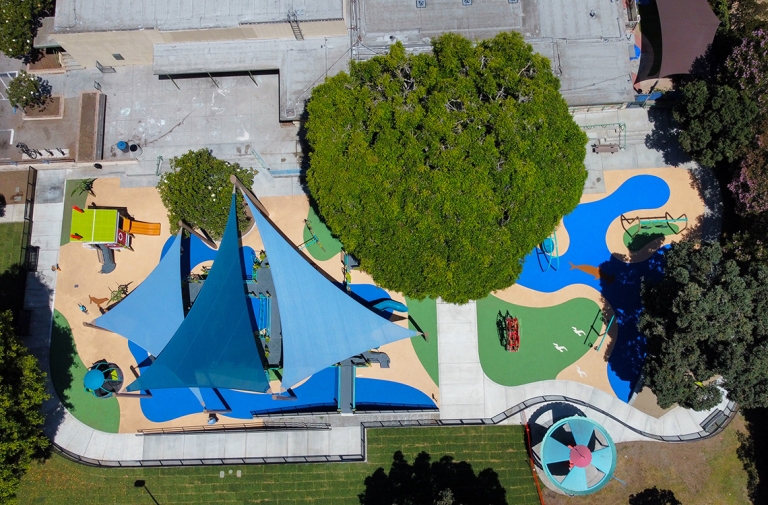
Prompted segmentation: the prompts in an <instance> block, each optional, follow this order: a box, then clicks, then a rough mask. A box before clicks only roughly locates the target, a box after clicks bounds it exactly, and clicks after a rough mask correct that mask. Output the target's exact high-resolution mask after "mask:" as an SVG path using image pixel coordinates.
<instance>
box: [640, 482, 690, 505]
mask: <svg viewBox="0 0 768 505" xmlns="http://www.w3.org/2000/svg"><path fill="white" fill-rule="evenodd" d="M629 505H682V503H681V502H680V501H679V500H678V499H677V498H675V493H673V492H672V491H670V490H669V489H659V488H657V487H656V486H653V487H649V488H648V489H644V490H643V491H640V492H639V493H637V494H633V495H630V497H629Z"/></svg>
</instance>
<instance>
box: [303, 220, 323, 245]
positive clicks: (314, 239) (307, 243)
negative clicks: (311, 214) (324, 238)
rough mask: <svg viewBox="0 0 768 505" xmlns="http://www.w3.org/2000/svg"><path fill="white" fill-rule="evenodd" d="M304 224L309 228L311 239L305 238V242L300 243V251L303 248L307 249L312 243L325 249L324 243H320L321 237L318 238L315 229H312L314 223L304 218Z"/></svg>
mask: <svg viewBox="0 0 768 505" xmlns="http://www.w3.org/2000/svg"><path fill="white" fill-rule="evenodd" d="M304 226H306V227H307V230H309V234H310V235H311V237H310V238H309V240H305V241H304V242H302V243H301V244H299V251H301V250H302V249H306V248H307V247H308V246H309V245H310V244H317V246H318V247H319V248H320V249H322V250H323V251H325V248H324V247H323V244H321V243H320V239H319V238H317V235H316V234H315V231H314V230H313V229H312V223H310V222H309V220H308V219H305V220H304Z"/></svg>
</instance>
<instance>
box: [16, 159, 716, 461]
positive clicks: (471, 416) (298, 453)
mask: <svg viewBox="0 0 768 505" xmlns="http://www.w3.org/2000/svg"><path fill="white" fill-rule="evenodd" d="M67 172H70V170H40V171H39V173H38V186H37V199H36V203H35V207H34V225H33V229H32V245H34V246H37V247H39V248H40V252H39V264H38V271H37V272H31V273H29V274H28V277H27V290H26V293H25V301H24V304H25V308H26V309H28V310H30V311H31V312H32V324H31V329H30V336H29V337H27V338H26V339H25V342H26V344H27V345H28V346H29V348H30V349H31V351H32V352H33V353H34V354H35V356H37V358H38V359H39V361H40V365H41V367H42V369H43V370H44V371H46V372H47V371H48V369H49V366H48V364H49V358H50V335H51V324H52V313H53V302H54V298H55V292H56V272H53V271H51V269H50V265H53V264H56V263H57V262H58V252H59V241H60V236H61V222H62V216H63V211H64V209H63V201H64V183H65V179H66V178H67V175H69V174H68V173H67ZM73 175H74V174H73ZM77 175H78V176H80V177H83V176H87V175H89V174H87V173H83V171H82V170H78V174H77ZM94 175H97V174H94ZM437 317H438V333H439V346H438V347H439V350H438V354H439V372H440V396H441V408H440V413H439V419H437V417H438V416H437V415H436V414H434V413H412V414H408V413H392V414H378V415H354V416H323V417H322V418H320V417H313V416H305V417H302V418H298V417H295V418H291V419H290V421H301V422H306V423H325V424H327V426H325V427H323V428H321V429H310V430H306V429H302V430H297V429H286V430H282V431H281V430H275V431H272V430H269V431H266V430H247V431H242V430H241V431H235V430H227V431H217V432H207V433H183V434H178V433H174V434H159V435H142V434H112V433H104V432H100V431H97V430H94V429H93V428H90V427H89V426H86V425H85V424H83V423H82V422H80V421H78V420H77V419H75V418H74V417H73V416H72V415H71V414H69V412H67V411H66V409H65V408H64V407H63V406H62V405H61V403H60V401H59V399H58V398H57V397H56V393H55V392H54V390H53V388H52V386H51V384H50V380H49V381H48V384H47V387H48V392H49V393H50V395H51V399H50V400H49V401H48V402H46V404H45V405H44V406H43V410H44V413H45V414H46V425H45V432H46V434H47V435H48V436H49V437H50V438H51V440H52V441H53V443H54V445H55V446H56V447H57V448H59V449H60V450H61V451H62V452H63V453H64V454H65V455H67V456H69V457H70V458H72V459H75V460H79V461H83V462H85V463H89V464H97V465H105V466H174V465H201V464H243V463H278V462H321V461H359V460H361V459H364V458H365V429H366V428H367V427H375V426H408V425H436V424H443V425H457V424H495V423H507V424H509V423H514V424H520V423H522V422H524V416H528V417H530V415H531V414H532V413H533V412H534V411H535V410H537V409H539V408H541V406H542V405H544V404H548V403H552V402H562V401H568V402H571V403H573V404H576V405H579V406H580V407H581V408H582V410H584V411H585V413H588V414H589V416H590V417H592V418H593V419H595V420H596V421H598V422H600V423H602V424H603V425H604V426H605V427H606V428H607V429H608V430H609V432H610V434H611V436H612V437H613V439H614V440H615V441H616V442H625V441H630V440H673V441H682V440H695V439H699V438H703V437H705V436H708V435H709V432H707V431H706V430H704V429H703V428H702V424H707V423H705V421H707V420H708V419H709V420H711V419H714V417H715V415H716V414H717V413H718V412H719V411H723V410H725V412H726V413H728V412H729V410H728V406H726V405H725V404H723V405H721V406H718V408H716V409H713V411H710V412H701V413H700V412H693V411H689V410H686V409H682V408H676V409H673V410H672V411H670V412H669V413H667V414H666V415H664V416H663V417H661V418H660V419H655V418H653V417H651V416H648V415H646V414H643V413H642V412H640V411H638V410H637V409H634V408H632V407H630V406H629V405H627V404H625V403H623V402H621V401H619V400H618V399H616V398H615V397H613V396H611V395H608V394H606V393H604V392H602V391H599V390H595V389H593V388H591V387H589V386H585V385H583V384H579V383H575V382H568V381H546V382H539V383H535V384H528V385H525V386H520V387H514V388H510V387H504V386H500V385H498V384H496V383H494V382H492V381H491V380H490V379H488V378H487V377H486V376H485V374H484V373H483V371H482V368H481V366H480V359H479V355H478V351H477V349H478V347H477V309H476V306H475V303H474V302H473V303H468V304H466V305H461V306H458V305H450V304H445V303H442V302H439V303H438V304H437ZM718 419H722V416H721V417H720V418H718ZM709 424H710V432H711V431H712V426H714V427H715V428H717V426H719V425H720V424H722V423H721V422H719V421H718V423H715V424H714V425H712V423H709Z"/></svg>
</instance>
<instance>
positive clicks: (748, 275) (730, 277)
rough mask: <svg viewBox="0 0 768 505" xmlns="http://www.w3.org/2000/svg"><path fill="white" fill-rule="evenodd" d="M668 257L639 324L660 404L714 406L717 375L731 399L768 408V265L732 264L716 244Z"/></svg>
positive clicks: (677, 247)
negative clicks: (646, 343) (663, 271)
mask: <svg viewBox="0 0 768 505" xmlns="http://www.w3.org/2000/svg"><path fill="white" fill-rule="evenodd" d="M665 260H666V267H665V273H664V278H663V280H662V281H661V282H659V283H657V284H652V285H648V284H646V285H644V286H643V312H642V314H641V317H640V322H639V325H638V326H639V329H640V330H641V331H642V332H643V334H644V335H645V336H646V338H647V339H648V356H647V358H646V363H645V371H646V375H647V385H648V386H649V387H650V388H651V390H652V391H653V392H654V393H655V394H656V397H657V399H658V402H659V406H661V407H663V408H667V407H670V406H671V405H673V404H674V403H678V404H680V405H682V406H683V407H687V408H693V409H697V410H705V409H708V408H711V407H714V406H715V405H717V404H718V403H719V402H720V400H721V394H720V392H719V390H718V388H717V386H716V384H715V382H714V381H713V379H716V378H717V377H718V376H719V377H721V378H722V381H721V384H720V385H721V386H722V387H723V388H724V389H725V390H726V391H727V392H728V397H729V398H730V399H731V400H733V401H735V402H738V403H740V404H741V405H742V406H743V407H746V408H752V407H765V406H768V267H766V266H765V265H761V264H752V265H750V266H748V267H747V266H741V265H739V264H738V263H737V262H736V261H735V260H733V259H726V258H725V257H724V255H723V250H722V248H721V246H720V245H719V244H717V243H704V244H695V243H693V242H679V243H677V244H674V245H673V246H672V247H671V249H669V250H668V251H667V252H666V253H665Z"/></svg>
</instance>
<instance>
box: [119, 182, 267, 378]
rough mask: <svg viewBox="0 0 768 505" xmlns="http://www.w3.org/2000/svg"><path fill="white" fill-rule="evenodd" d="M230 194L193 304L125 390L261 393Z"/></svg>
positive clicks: (259, 360)
mask: <svg viewBox="0 0 768 505" xmlns="http://www.w3.org/2000/svg"><path fill="white" fill-rule="evenodd" d="M236 216H237V212H235V195H234V194H233V195H232V202H231V204H230V209H229V218H228V219H227V227H226V229H225V231H224V236H223V237H222V239H221V245H220V246H219V250H218V253H217V254H216V259H215V260H214V262H213V266H212V267H211V270H210V273H209V274H208V278H207V279H206V281H205V284H204V285H203V288H202V289H201V290H200V294H198V296H197V298H196V299H195V304H194V305H193V306H192V309H191V310H190V311H189V313H188V314H187V317H186V319H184V321H183V322H182V323H181V326H179V328H178V330H177V331H176V333H175V334H174V335H173V337H172V338H171V340H170V341H169V342H168V344H167V345H166V346H165V349H163V351H162V352H161V353H160V355H159V356H158V357H157V359H156V360H155V361H154V363H152V365H150V366H149V367H147V368H146V369H145V371H144V372H143V373H142V374H141V376H140V377H139V378H138V379H136V381H134V382H133V383H132V384H131V385H130V386H128V391H141V390H152V389H164V388H183V387H203V388H222V389H241V390H245V391H255V392H261V393H263V392H265V391H267V389H269V380H268V379H267V374H266V372H265V371H264V359H263V350H262V349H261V347H260V344H258V343H257V340H258V339H257V338H256V337H255V336H254V323H253V320H252V314H251V312H250V307H249V304H248V300H247V298H246V295H245V289H244V287H243V266H242V256H241V255H240V249H239V248H240V246H239V237H238V231H237V217H236Z"/></svg>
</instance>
